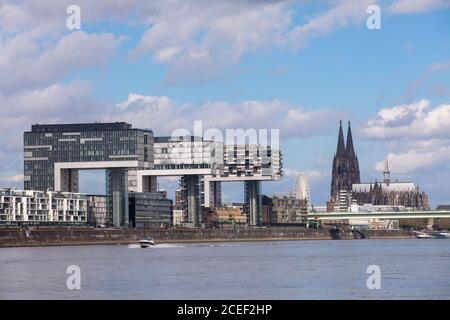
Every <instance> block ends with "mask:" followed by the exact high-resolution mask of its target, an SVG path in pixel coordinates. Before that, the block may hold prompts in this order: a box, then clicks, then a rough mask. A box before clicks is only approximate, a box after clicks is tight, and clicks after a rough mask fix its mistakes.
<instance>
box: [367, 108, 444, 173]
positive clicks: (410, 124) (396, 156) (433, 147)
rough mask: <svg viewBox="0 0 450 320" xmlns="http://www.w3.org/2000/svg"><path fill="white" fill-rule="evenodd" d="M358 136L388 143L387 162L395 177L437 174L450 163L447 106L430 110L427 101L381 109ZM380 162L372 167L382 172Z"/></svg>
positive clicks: (382, 165)
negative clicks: (362, 135) (427, 172)
mask: <svg viewBox="0 0 450 320" xmlns="http://www.w3.org/2000/svg"><path fill="white" fill-rule="evenodd" d="M362 132H363V133H364V134H365V136H366V137H367V138H370V139H377V140H388V141H390V142H391V143H390V149H391V150H394V151H391V152H389V153H388V155H387V159H388V160H389V166H390V168H391V170H392V171H393V172H395V173H398V174H410V173H418V172H421V171H422V172H423V171H424V170H425V171H430V170H431V171H434V172H438V171H440V170H442V168H443V166H445V164H446V163H448V161H449V160H450V104H441V105H439V106H436V107H432V106H431V104H430V102H429V101H428V100H425V99H423V100H420V101H418V102H415V103H412V104H405V105H397V106H394V107H392V108H384V109H381V110H380V112H379V113H378V116H377V117H376V118H374V119H370V120H369V121H368V123H367V125H366V127H365V128H363V129H362ZM383 168H384V160H380V161H379V162H377V163H376V164H375V170H377V171H382V170H383Z"/></svg>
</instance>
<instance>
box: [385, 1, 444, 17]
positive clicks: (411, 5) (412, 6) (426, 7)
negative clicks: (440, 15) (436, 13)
mask: <svg viewBox="0 0 450 320" xmlns="http://www.w3.org/2000/svg"><path fill="white" fill-rule="evenodd" d="M449 7H450V2H449V1H448V0H396V1H394V2H393V3H392V4H391V5H390V6H389V7H388V10H389V12H391V13H398V14H403V13H422V12H427V11H431V10H438V9H444V8H449Z"/></svg>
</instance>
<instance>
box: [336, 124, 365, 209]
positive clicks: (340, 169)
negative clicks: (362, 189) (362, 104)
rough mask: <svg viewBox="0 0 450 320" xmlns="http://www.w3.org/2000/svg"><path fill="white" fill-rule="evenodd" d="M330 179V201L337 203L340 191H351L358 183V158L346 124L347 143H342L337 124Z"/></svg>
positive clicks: (341, 132) (342, 137)
mask: <svg viewBox="0 0 450 320" xmlns="http://www.w3.org/2000/svg"><path fill="white" fill-rule="evenodd" d="M331 175H332V178H331V192H330V195H331V199H333V200H334V201H339V200H340V199H339V197H340V191H341V190H346V191H348V192H351V191H352V185H353V184H355V183H360V174H359V163H358V156H357V155H356V153H355V149H354V146H353V137H352V131H351V127H350V121H349V123H348V132H347V143H345V142H344V133H343V131H342V121H340V124H339V135H338V144H337V150H336V154H335V155H334V158H333V168H332V173H331Z"/></svg>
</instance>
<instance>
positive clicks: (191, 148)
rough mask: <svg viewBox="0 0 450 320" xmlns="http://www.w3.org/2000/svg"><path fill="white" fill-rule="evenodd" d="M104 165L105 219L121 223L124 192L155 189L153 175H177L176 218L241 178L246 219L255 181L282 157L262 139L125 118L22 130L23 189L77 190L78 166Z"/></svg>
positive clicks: (188, 217) (253, 215) (193, 217)
mask: <svg viewBox="0 0 450 320" xmlns="http://www.w3.org/2000/svg"><path fill="white" fill-rule="evenodd" d="M92 169H103V170H105V172H106V179H105V180H106V196H107V198H106V207H107V216H108V224H110V225H113V226H125V227H126V226H128V225H129V222H130V216H129V203H128V201H129V193H142V192H144V193H153V192H156V191H157V177H174V176H178V177H181V192H180V198H181V199H180V201H178V202H177V206H178V207H181V208H180V209H181V210H184V212H185V217H184V219H183V221H185V222H187V221H189V222H191V223H192V224H193V225H194V226H195V225H197V224H199V223H201V221H202V217H201V208H202V207H216V206H220V204H221V184H222V183H223V182H236V181H242V182H244V183H245V186H246V187H245V190H246V197H245V199H246V202H247V205H246V214H247V215H248V217H249V219H248V221H249V222H250V225H258V224H260V220H261V219H260V215H261V182H262V181H274V180H279V179H280V178H281V175H282V158H281V152H280V150H279V149H278V148H276V149H272V147H271V146H268V145H260V144H256V145H254V144H242V145H224V143H223V142H218V141H215V139H209V140H207V139H204V138H203V137H197V136H190V135H187V136H171V137H157V138H154V137H153V132H152V131H151V130H146V129H135V128H132V126H131V125H130V124H127V123H124V122H115V123H85V124H45V125H33V126H32V128H31V131H29V132H25V133H24V180H25V188H26V189H37V190H41V191H45V190H47V189H49V190H54V191H64V192H78V190H79V175H78V172H79V170H92Z"/></svg>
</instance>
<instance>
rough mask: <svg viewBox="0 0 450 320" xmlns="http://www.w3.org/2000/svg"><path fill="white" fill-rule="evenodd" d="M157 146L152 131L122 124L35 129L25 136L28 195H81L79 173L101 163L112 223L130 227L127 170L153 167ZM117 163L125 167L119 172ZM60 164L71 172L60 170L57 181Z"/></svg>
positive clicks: (25, 167) (57, 125) (90, 124)
mask: <svg viewBox="0 0 450 320" xmlns="http://www.w3.org/2000/svg"><path fill="white" fill-rule="evenodd" d="M153 142H154V138H153V132H152V131H151V130H141V129H133V128H132V127H131V125H130V124H127V123H124V122H114V123H86V124H82V123H81V124H45V125H33V126H32V128H31V131H29V132H25V133H24V187H25V190H40V191H46V190H60V191H66V192H78V191H79V181H78V180H79V175H78V170H85V169H91V166H92V167H93V166H94V164H95V163H96V162H102V163H101V164H100V165H99V167H103V168H104V169H106V193H107V194H106V196H107V200H106V208H107V215H108V223H109V224H112V225H114V226H128V220H129V219H128V167H127V166H128V164H130V163H132V164H133V167H134V168H148V167H151V166H152V165H153ZM117 161H122V162H124V163H125V161H126V163H125V164H124V167H121V166H122V164H120V167H118V166H119V165H114V162H117ZM56 163H64V165H65V166H67V167H64V168H63V169H61V170H60V172H59V175H60V176H59V177H58V179H56V177H55V164H56ZM82 163H85V165H81V164H82ZM127 163H128V164H127ZM55 183H58V185H57V186H56V185H55Z"/></svg>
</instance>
